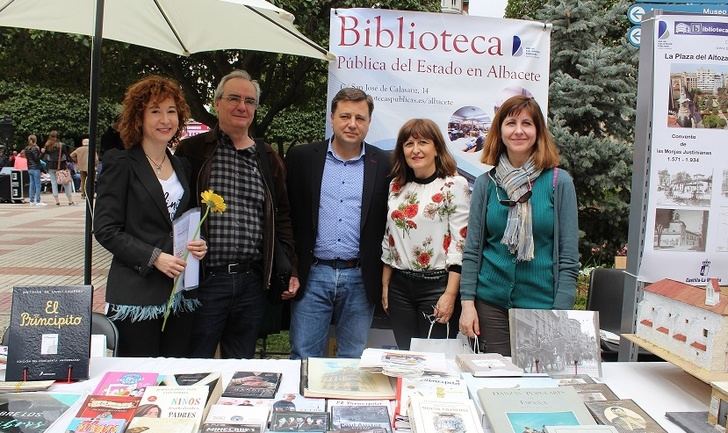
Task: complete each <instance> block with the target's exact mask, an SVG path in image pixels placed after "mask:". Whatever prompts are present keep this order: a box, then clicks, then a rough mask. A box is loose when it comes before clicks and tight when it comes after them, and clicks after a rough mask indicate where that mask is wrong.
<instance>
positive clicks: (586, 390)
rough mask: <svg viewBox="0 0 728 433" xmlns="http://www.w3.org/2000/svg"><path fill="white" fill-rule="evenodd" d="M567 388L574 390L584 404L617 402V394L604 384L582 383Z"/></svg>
mask: <svg viewBox="0 0 728 433" xmlns="http://www.w3.org/2000/svg"><path fill="white" fill-rule="evenodd" d="M569 386H571V387H572V388H574V389H575V390H576V392H577V393H578V394H579V397H581V399H582V400H583V401H584V402H587V401H608V400H619V397H617V394H615V393H614V391H612V389H611V388H610V387H609V386H607V384H606V383H584V384H580V385H569Z"/></svg>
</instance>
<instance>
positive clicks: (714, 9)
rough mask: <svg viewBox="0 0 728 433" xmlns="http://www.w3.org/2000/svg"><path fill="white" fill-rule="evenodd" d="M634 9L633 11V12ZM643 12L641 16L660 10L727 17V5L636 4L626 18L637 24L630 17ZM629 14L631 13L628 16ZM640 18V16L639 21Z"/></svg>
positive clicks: (631, 7) (628, 11) (629, 10)
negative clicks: (640, 11)
mask: <svg viewBox="0 0 728 433" xmlns="http://www.w3.org/2000/svg"><path fill="white" fill-rule="evenodd" d="M633 8H634V11H633ZM640 9H641V10H643V11H644V12H642V13H643V14H645V13H647V12H649V11H651V10H655V9H660V10H663V11H666V12H689V13H695V14H706V15H728V3H725V2H723V3H721V4H690V5H676V4H663V3H638V4H633V5H632V6H630V8H629V9H628V10H627V18H629V20H630V22H631V23H632V24H637V23H638V22H635V21H632V18H633V16H632V15H638V12H639V10H640ZM630 12H632V13H631V14H630ZM641 18H642V17H641V16H640V19H641Z"/></svg>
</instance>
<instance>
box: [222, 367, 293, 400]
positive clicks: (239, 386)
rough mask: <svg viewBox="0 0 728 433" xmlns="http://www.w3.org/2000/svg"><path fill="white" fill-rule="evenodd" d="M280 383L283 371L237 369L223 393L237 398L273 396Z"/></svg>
mask: <svg viewBox="0 0 728 433" xmlns="http://www.w3.org/2000/svg"><path fill="white" fill-rule="evenodd" d="M280 383H281V373H277V372H271V371H237V372H235V374H233V378H232V379H230V383H228V386H227V388H225V391H224V392H223V393H222V395H223V397H236V398H273V397H275V395H276V391H277V390H278V385H280Z"/></svg>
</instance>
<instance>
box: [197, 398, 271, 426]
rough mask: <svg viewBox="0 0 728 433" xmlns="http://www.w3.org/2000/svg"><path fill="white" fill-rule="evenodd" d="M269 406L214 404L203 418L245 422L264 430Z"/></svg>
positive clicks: (214, 421)
mask: <svg viewBox="0 0 728 433" xmlns="http://www.w3.org/2000/svg"><path fill="white" fill-rule="evenodd" d="M269 408H270V406H263V405H261V406H230V405H223V404H214V405H212V406H211V407H210V412H208V414H207V418H205V423H213V424H245V425H248V426H253V427H257V428H259V429H260V430H261V431H264V430H265V427H266V425H267V424H268V417H269V414H270V409H269Z"/></svg>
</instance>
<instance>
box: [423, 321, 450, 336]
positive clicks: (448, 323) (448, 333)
mask: <svg viewBox="0 0 728 433" xmlns="http://www.w3.org/2000/svg"><path fill="white" fill-rule="evenodd" d="M435 323H437V321H436V320H433V321H431V322H430V330H429V331H427V339H428V340H429V339H430V335H432V327H433V326H435ZM445 326H447V333H446V334H445V335H447V337H450V322H447V323H445Z"/></svg>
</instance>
